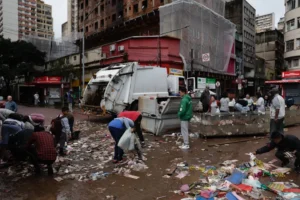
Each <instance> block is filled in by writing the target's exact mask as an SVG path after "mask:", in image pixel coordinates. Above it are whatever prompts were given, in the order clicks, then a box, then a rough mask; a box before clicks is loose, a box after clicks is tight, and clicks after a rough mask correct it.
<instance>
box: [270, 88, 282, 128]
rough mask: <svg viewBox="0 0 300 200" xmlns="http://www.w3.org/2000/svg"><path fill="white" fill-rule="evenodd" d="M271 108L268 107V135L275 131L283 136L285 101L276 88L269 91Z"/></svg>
mask: <svg viewBox="0 0 300 200" xmlns="http://www.w3.org/2000/svg"><path fill="white" fill-rule="evenodd" d="M270 96H271V98H270V99H271V106H270V118H271V120H270V133H273V132H275V131H279V132H281V134H284V132H283V129H284V117H285V101H284V99H283V97H282V96H281V95H279V91H278V89H277V88H273V89H272V90H271V91H270Z"/></svg>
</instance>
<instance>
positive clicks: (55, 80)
mask: <svg viewBox="0 0 300 200" xmlns="http://www.w3.org/2000/svg"><path fill="white" fill-rule="evenodd" d="M33 83H35V84H61V77H59V76H42V77H37V78H35V79H34V81H33Z"/></svg>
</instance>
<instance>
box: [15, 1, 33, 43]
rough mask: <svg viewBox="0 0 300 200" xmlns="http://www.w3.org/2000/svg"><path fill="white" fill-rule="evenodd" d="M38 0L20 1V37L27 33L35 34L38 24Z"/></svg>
mask: <svg viewBox="0 0 300 200" xmlns="http://www.w3.org/2000/svg"><path fill="white" fill-rule="evenodd" d="M36 6H37V3H36V0H32V1H25V0H22V1H18V11H19V12H18V16H19V39H21V38H22V37H23V36H25V35H35V34H36V26H37V16H36Z"/></svg>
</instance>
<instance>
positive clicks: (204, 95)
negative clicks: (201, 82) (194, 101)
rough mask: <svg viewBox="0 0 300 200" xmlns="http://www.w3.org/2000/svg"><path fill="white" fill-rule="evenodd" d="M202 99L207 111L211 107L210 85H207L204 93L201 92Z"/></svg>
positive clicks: (204, 110)
mask: <svg viewBox="0 0 300 200" xmlns="http://www.w3.org/2000/svg"><path fill="white" fill-rule="evenodd" d="M200 101H201V103H202V107H203V112H205V113H206V112H207V111H208V109H209V101H210V93H209V87H206V88H205V90H204V91H203V93H202V94H201V97H200Z"/></svg>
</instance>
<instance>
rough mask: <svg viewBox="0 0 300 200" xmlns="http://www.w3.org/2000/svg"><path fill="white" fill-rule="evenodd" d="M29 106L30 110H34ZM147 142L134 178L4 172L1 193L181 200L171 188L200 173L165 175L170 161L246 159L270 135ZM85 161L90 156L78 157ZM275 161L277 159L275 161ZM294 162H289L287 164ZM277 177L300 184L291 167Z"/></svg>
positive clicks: (21, 197)
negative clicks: (14, 176) (187, 145)
mask: <svg viewBox="0 0 300 200" xmlns="http://www.w3.org/2000/svg"><path fill="white" fill-rule="evenodd" d="M32 110H33V112H32ZM19 111H20V112H21V113H22V114H30V113H42V114H44V115H45V116H46V124H48V123H49V122H50V120H51V118H53V117H55V116H57V115H58V114H59V113H60V111H59V110H57V109H52V108H34V109H33V108H28V107H22V106H20V110H19ZM74 115H75V119H76V120H86V119H87V117H86V116H84V115H81V114H78V113H76V112H75V114H74ZM94 123H95V125H94V127H93V128H92V129H91V130H90V131H88V132H87V133H85V134H93V133H95V132H96V131H97V130H98V129H99V130H101V127H103V123H102V122H94ZM101 125H102V126H101ZM298 130H299V127H291V128H288V131H287V133H288V134H294V135H296V136H298V137H300V133H299V131H298ZM145 136H146V139H147V143H148V144H157V147H153V149H152V150H151V151H147V155H146V157H147V161H145V163H146V165H147V166H148V167H149V169H147V170H145V171H143V172H131V174H132V175H135V176H139V177H140V178H139V179H137V180H135V179H131V178H127V177H124V176H123V175H119V174H110V175H109V176H108V177H106V178H104V179H100V180H97V181H87V182H79V181H76V180H63V181H61V182H57V181H55V180H54V179H53V177H48V176H47V175H43V176H34V175H33V176H30V177H28V178H25V179H21V180H18V181H16V182H12V181H11V180H10V179H9V178H8V177H6V176H2V177H0V199H1V200H2V199H3V200H11V199H17V200H27V199H28V200H29V199H30V200H31V199H39V200H52V199H53V200H55V199H57V200H67V199H72V200H73V199H74V200H77V199H78V200H79V199H80V200H85V199H89V200H90V199H95V200H96V199H97V200H102V199H118V200H151V199H154V200H155V199H162V200H164V199H166V200H177V199H178V200H179V199H181V198H183V196H179V195H177V194H174V190H178V189H179V188H180V186H181V185H183V184H190V183H193V182H195V181H197V180H198V179H199V175H198V174H197V173H196V172H195V173H194V172H191V173H190V174H189V175H188V176H186V177H185V178H183V179H177V178H175V177H173V176H172V177H171V178H168V179H167V178H163V176H164V175H165V174H167V171H166V169H170V168H171V166H172V164H178V163H180V162H182V161H186V162H187V163H188V164H190V165H192V164H194V165H201V164H203V165H215V166H219V164H221V163H222V162H223V161H225V160H232V159H237V160H239V163H242V162H247V161H249V156H246V155H245V153H249V152H253V151H255V150H256V149H257V148H259V147H261V146H263V145H264V144H265V143H266V142H267V141H268V139H267V138H264V139H261V140H254V137H234V138H212V139H207V140H204V139H198V138H194V139H191V149H190V150H185V151H183V150H180V149H179V148H178V145H177V144H176V142H175V139H174V138H169V137H168V138H167V139H165V138H162V137H155V136H151V135H148V134H145ZM245 139H249V140H250V141H249V142H244V143H234V144H229V145H222V146H218V147H209V146H208V145H211V144H216V143H224V142H228V143H229V142H232V141H237V140H245ZM274 153H275V152H274V151H272V152H270V153H267V154H263V155H259V156H258V159H260V160H262V161H264V162H268V161H271V160H273V159H274ZM82 162H88V161H85V160H84V161H82ZM275 164H277V165H279V164H280V163H279V162H277V163H275ZM113 167H114V165H113V164H111V163H108V166H107V167H106V168H105V169H103V171H104V172H105V171H106V172H111V171H112V169H113ZM291 167H292V165H291ZM275 180H276V181H282V180H294V183H296V184H300V177H299V176H298V175H296V174H294V173H293V172H292V173H291V174H290V175H288V176H287V177H286V178H275Z"/></svg>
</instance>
